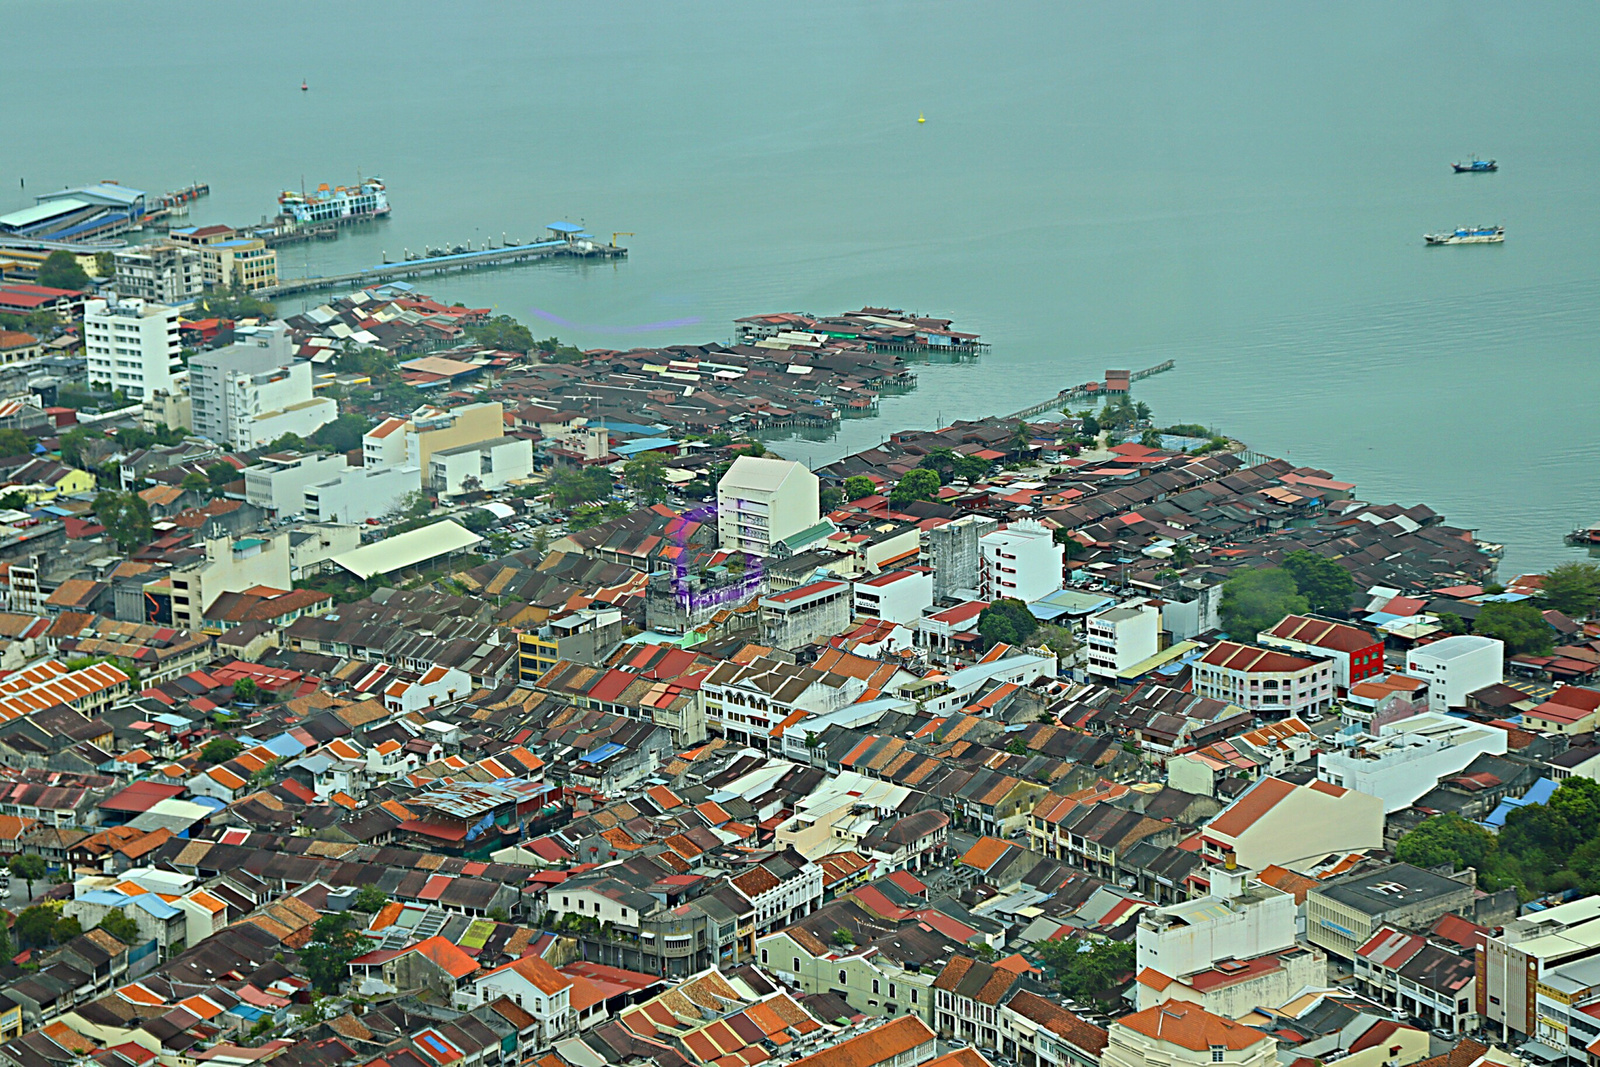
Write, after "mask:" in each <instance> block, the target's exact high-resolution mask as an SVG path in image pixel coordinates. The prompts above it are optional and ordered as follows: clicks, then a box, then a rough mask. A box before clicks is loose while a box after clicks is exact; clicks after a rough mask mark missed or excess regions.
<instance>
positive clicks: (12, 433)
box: [0, 430, 33, 456]
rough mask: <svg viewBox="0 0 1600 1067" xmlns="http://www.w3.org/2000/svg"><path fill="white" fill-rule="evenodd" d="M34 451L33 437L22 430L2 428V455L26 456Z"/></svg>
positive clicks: (0, 432) (0, 452)
mask: <svg viewBox="0 0 1600 1067" xmlns="http://www.w3.org/2000/svg"><path fill="white" fill-rule="evenodd" d="M32 451H33V439H32V438H30V437H29V436H28V435H27V434H25V433H23V432H22V431H21V430H0V456H26V455H28V454H30V453H31V452H32Z"/></svg>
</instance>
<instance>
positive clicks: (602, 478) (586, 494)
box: [550, 467, 611, 508]
mask: <svg viewBox="0 0 1600 1067" xmlns="http://www.w3.org/2000/svg"><path fill="white" fill-rule="evenodd" d="M610 495H611V475H610V473H609V472H607V471H605V470H601V469H600V468H597V467H590V468H586V469H584V470H570V471H560V472H558V473H557V474H556V475H555V477H553V478H551V479H550V502H551V503H552V504H554V505H555V506H556V507H558V508H570V507H572V506H573V505H575V504H582V503H584V502H586V501H590V500H604V499H605V498H606V497H608V496H610Z"/></svg>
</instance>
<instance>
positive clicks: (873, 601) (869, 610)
mask: <svg viewBox="0 0 1600 1067" xmlns="http://www.w3.org/2000/svg"><path fill="white" fill-rule="evenodd" d="M932 606H933V575H932V573H931V572H929V571H928V570H927V569H926V568H922V567H917V568H913V569H909V570H901V571H889V572H888V573H886V574H875V575H873V576H872V577H871V578H863V579H861V580H859V581H857V582H856V583H855V613H856V616H857V617H858V618H863V619H881V620H883V621H884V622H899V623H908V624H909V623H914V622H916V621H917V620H918V619H920V618H922V612H923V611H924V610H925V609H927V608H929V607H932Z"/></svg>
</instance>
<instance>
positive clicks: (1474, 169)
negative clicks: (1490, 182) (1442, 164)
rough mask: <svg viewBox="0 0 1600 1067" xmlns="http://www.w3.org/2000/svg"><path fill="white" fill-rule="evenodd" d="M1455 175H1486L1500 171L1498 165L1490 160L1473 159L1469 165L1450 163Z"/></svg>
mask: <svg viewBox="0 0 1600 1067" xmlns="http://www.w3.org/2000/svg"><path fill="white" fill-rule="evenodd" d="M1450 165H1451V166H1452V167H1454V168H1455V169H1456V173H1457V174H1488V173H1490V172H1491V171H1497V170H1499V169H1500V164H1498V163H1496V162H1495V161H1494V160H1492V159H1474V160H1473V161H1472V162H1471V163H1452V164H1450Z"/></svg>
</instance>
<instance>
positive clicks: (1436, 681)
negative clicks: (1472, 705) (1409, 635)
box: [1406, 634, 1506, 712]
mask: <svg viewBox="0 0 1600 1067" xmlns="http://www.w3.org/2000/svg"><path fill="white" fill-rule="evenodd" d="M1505 650H1506V646H1505V643H1504V642H1502V641H1499V640H1496V639H1495V638H1493V637H1479V636H1478V635H1476V634H1460V635H1458V636H1456V637H1446V638H1444V639H1443V640H1441V641H1435V642H1433V643H1432V644H1431V645H1420V646H1418V647H1416V648H1413V649H1412V650H1411V651H1410V652H1408V653H1406V673H1407V674H1409V675H1411V676H1412V677H1413V678H1421V679H1422V680H1423V681H1425V682H1427V683H1428V708H1429V710H1431V711H1437V712H1445V711H1448V710H1449V709H1451V708H1464V707H1466V705H1467V694H1468V693H1475V692H1477V691H1478V690H1479V689H1482V688H1484V687H1485V686H1490V685H1494V684H1496V683H1497V682H1499V681H1500V678H1501V673H1502V667H1503V664H1504V662H1505Z"/></svg>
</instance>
